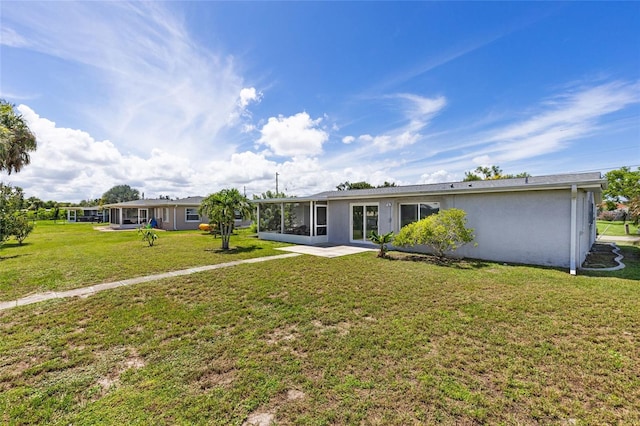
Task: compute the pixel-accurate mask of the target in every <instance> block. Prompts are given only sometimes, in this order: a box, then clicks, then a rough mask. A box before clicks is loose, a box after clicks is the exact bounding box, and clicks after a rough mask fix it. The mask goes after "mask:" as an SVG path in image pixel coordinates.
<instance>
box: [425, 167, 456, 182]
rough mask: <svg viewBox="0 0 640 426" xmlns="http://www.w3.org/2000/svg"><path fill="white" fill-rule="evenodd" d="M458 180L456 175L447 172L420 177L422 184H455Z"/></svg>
mask: <svg viewBox="0 0 640 426" xmlns="http://www.w3.org/2000/svg"><path fill="white" fill-rule="evenodd" d="M457 180H458V178H457V176H456V175H455V174H453V173H449V172H447V171H446V170H438V171H437V172H433V173H425V174H423V175H422V176H420V183H443V182H455V181H457Z"/></svg>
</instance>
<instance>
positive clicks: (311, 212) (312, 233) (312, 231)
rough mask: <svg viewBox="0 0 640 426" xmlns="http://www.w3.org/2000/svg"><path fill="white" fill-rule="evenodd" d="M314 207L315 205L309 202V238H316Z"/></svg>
mask: <svg viewBox="0 0 640 426" xmlns="http://www.w3.org/2000/svg"><path fill="white" fill-rule="evenodd" d="M315 207H316V206H315V203H314V202H313V201H309V219H310V220H309V222H311V229H310V230H309V236H310V237H315V236H316V215H315V214H314V213H315V211H316V209H315Z"/></svg>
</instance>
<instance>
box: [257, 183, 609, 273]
mask: <svg viewBox="0 0 640 426" xmlns="http://www.w3.org/2000/svg"><path fill="white" fill-rule="evenodd" d="M605 185H606V180H604V179H602V177H601V175H600V173H579V174H564V175H551V176H538V177H528V178H516V179H500V180H484V181H472V182H453V183H438V184H427V185H411V186H396V187H386V188H374V189H361V190H348V191H329V192H322V193H319V194H316V195H312V196H309V197H299V198H297V197H294V198H286V199H285V198H280V199H278V198H274V199H267V200H255V201H254V203H255V204H257V206H258V211H257V215H258V216H257V217H258V236H259V237H260V238H262V239H266V240H275V241H283V242H290V243H297V244H371V243H370V242H369V241H368V238H367V236H368V235H369V233H370V232H371V231H372V230H375V231H377V232H378V233H381V234H382V233H387V232H389V231H393V232H398V231H399V230H400V228H401V227H402V226H404V225H406V224H407V223H410V222H413V221H415V220H418V219H421V218H424V217H426V216H428V215H429V214H432V213H436V212H438V211H439V210H444V209H449V208H453V207H455V208H459V209H462V210H464V211H465V212H466V213H467V220H468V223H467V226H469V227H471V228H474V230H475V235H476V238H475V242H476V243H477V246H476V247H474V246H473V244H470V245H466V246H463V247H461V248H460V249H458V251H457V252H456V253H457V254H459V255H462V256H465V257H471V258H477V259H484V260H492V261H499V262H513V263H526V264H535V265H546V266H558V267H566V268H569V269H570V271H571V273H572V274H575V273H576V269H577V268H578V267H579V266H580V265H581V264H582V262H583V261H584V259H585V258H586V255H587V252H588V251H589V249H590V248H591V246H592V244H593V243H594V242H595V239H596V226H595V216H596V205H597V203H599V202H600V201H601V196H602V190H603V188H604V187H605ZM418 251H421V250H418ZM422 251H424V250H422Z"/></svg>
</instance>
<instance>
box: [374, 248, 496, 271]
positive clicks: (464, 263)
mask: <svg viewBox="0 0 640 426" xmlns="http://www.w3.org/2000/svg"><path fill="white" fill-rule="evenodd" d="M385 259H387V260H390V261H400V262H421V263H428V264H431V265H437V266H444V267H447V268H455V269H481V268H486V267H488V266H489V263H487V262H485V261H482V260H478V259H466V258H463V259H460V258H451V257H445V258H441V257H438V256H433V255H429V254H413V253H401V252H397V253H393V254H387V256H385Z"/></svg>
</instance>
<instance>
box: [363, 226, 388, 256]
mask: <svg viewBox="0 0 640 426" xmlns="http://www.w3.org/2000/svg"><path fill="white" fill-rule="evenodd" d="M369 239H370V240H371V242H372V243H374V244H378V246H379V247H380V250H379V251H378V257H386V255H387V244H389V243H390V242H391V241H392V240H393V232H387V233H386V234H378V233H377V232H376V231H371V233H370V234H369Z"/></svg>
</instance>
